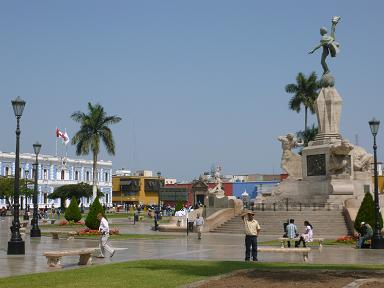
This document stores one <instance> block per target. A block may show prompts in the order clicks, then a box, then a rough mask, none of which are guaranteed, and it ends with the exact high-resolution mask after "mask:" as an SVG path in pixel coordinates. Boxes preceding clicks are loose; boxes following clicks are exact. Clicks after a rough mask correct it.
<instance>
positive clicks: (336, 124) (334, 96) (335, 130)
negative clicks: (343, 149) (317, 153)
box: [313, 87, 342, 145]
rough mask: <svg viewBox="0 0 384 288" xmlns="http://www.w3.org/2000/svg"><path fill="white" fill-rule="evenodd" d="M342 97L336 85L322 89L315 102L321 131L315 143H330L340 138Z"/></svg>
mask: <svg viewBox="0 0 384 288" xmlns="http://www.w3.org/2000/svg"><path fill="white" fill-rule="evenodd" d="M341 104H342V99H341V97H340V95H339V93H338V92H337V90H336V88H335V87H326V88H322V89H321V90H320V93H319V96H318V97H317V99H316V102H315V111H316V116H317V124H318V128H319V133H318V134H317V136H316V138H315V141H314V143H313V145H321V144H325V143H330V141H331V140H332V139H340V138H341V136H340V129H339V128H340V115H341Z"/></svg>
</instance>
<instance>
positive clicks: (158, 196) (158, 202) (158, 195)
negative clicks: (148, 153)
mask: <svg viewBox="0 0 384 288" xmlns="http://www.w3.org/2000/svg"><path fill="white" fill-rule="evenodd" d="M160 177H161V172H160V171H158V172H157V178H158V181H159V183H158V184H159V185H158V186H157V198H158V199H157V207H158V209H159V210H160V186H161V182H160Z"/></svg>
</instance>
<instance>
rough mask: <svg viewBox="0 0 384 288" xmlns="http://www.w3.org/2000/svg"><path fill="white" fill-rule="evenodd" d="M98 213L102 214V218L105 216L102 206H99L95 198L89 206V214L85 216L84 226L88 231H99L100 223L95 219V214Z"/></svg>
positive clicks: (97, 199)
mask: <svg viewBox="0 0 384 288" xmlns="http://www.w3.org/2000/svg"><path fill="white" fill-rule="evenodd" d="M99 213H101V214H103V216H104V215H105V212H104V209H103V206H101V204H100V201H99V198H98V197H96V198H95V200H94V201H93V203H92V204H91V207H89V213H88V215H87V218H85V225H86V226H87V227H88V228H89V229H93V230H96V229H99V226H100V221H99V219H97V214H99Z"/></svg>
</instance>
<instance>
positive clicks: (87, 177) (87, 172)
mask: <svg viewBox="0 0 384 288" xmlns="http://www.w3.org/2000/svg"><path fill="white" fill-rule="evenodd" d="M86 175H87V178H86V180H87V181H89V171H87V174H86Z"/></svg>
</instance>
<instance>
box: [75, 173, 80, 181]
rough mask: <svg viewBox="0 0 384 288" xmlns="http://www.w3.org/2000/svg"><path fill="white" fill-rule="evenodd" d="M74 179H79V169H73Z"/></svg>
mask: <svg viewBox="0 0 384 288" xmlns="http://www.w3.org/2000/svg"><path fill="white" fill-rule="evenodd" d="M75 180H79V171H75Z"/></svg>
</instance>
